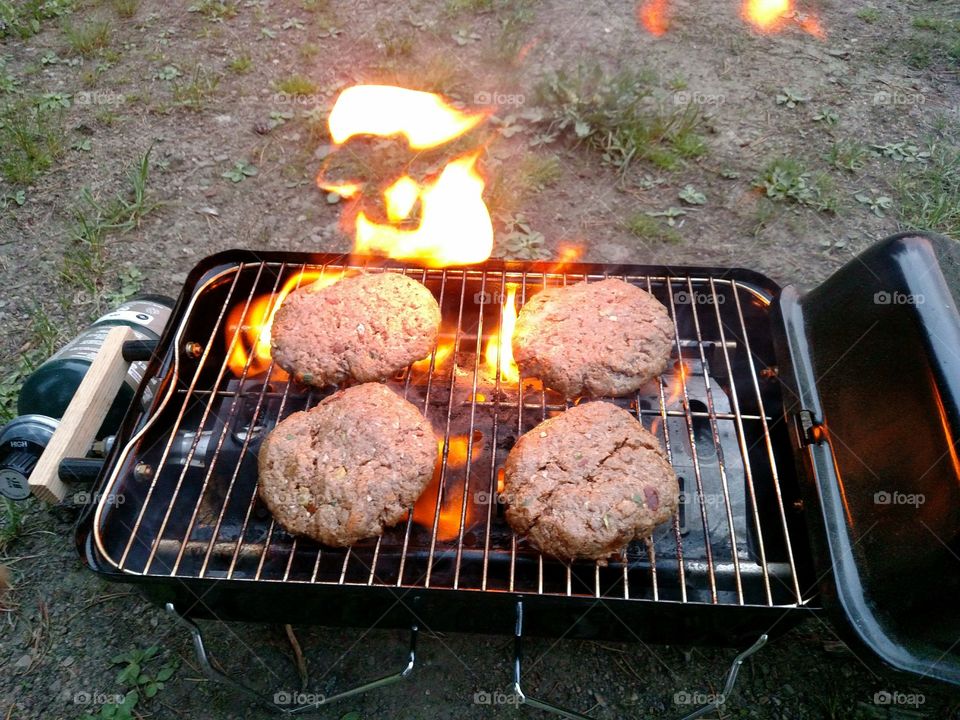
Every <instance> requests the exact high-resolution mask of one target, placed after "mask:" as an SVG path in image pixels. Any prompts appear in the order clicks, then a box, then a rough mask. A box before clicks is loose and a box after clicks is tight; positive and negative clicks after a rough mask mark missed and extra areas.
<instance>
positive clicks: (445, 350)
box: [413, 340, 453, 373]
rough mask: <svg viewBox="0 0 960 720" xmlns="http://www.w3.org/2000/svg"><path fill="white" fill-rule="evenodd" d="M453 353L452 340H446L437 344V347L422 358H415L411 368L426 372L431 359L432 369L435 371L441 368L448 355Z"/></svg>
mask: <svg viewBox="0 0 960 720" xmlns="http://www.w3.org/2000/svg"><path fill="white" fill-rule="evenodd" d="M452 354H453V341H452V340H450V341H447V342H443V343H441V344H439V345H438V346H437V349H436V350H435V351H434V352H432V353H430V354H429V355H427V356H426V357H425V358H424V359H423V360H417V361H416V362H415V363H413V369H414V370H416V371H417V372H422V373H426V372H429V371H430V360H431V359H432V360H433V370H434V372H436V371H437V370H439V369H440V368H441V366H442V365H443V363H444V362H445V361H446V359H447V358H448V357H450V356H451V355H452Z"/></svg>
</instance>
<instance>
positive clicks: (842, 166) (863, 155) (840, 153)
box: [826, 140, 870, 172]
mask: <svg viewBox="0 0 960 720" xmlns="http://www.w3.org/2000/svg"><path fill="white" fill-rule="evenodd" d="M869 156H870V149H869V148H868V147H867V146H866V145H863V144H862V143H858V142H857V141H856V140H838V141H836V142H834V143H833V144H832V145H831V146H830V150H829V151H828V152H827V158H826V159H827V162H829V163H830V164H831V165H833V166H834V167H835V168H837V169H838V170H847V171H849V172H856V171H857V170H861V169H862V168H863V166H864V165H865V164H866V162H867V158H868V157H869Z"/></svg>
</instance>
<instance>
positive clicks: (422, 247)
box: [356, 155, 493, 267]
mask: <svg viewBox="0 0 960 720" xmlns="http://www.w3.org/2000/svg"><path fill="white" fill-rule="evenodd" d="M476 160H477V156H476V155H467V156H464V157H461V158H458V159H457V160H454V161H453V162H451V163H450V164H449V165H447V166H446V167H445V168H444V169H443V172H442V173H440V177H439V178H437V180H436V181H435V182H433V183H428V184H427V185H425V186H424V187H422V188H421V187H420V186H419V185H417V183H416V182H415V181H414V180H412V179H411V178H409V177H406V176H404V177H402V178H400V180H398V181H397V182H396V183H394V184H393V185H392V186H391V187H390V188H389V189H388V191H387V203H386V205H387V214H388V217H390V219H391V220H394V219H395V218H399V219H403V218H405V217H406V213H409V211H410V210H411V209H412V207H413V205H414V203H415V202H416V200H417V199H419V200H420V202H421V206H422V217H421V219H420V226H419V227H417V228H416V229H415V230H404V229H402V228H398V227H396V226H395V225H391V224H385V223H384V224H381V223H376V222H373V221H372V220H370V219H369V218H367V216H366V214H365V213H364V212H363V211H360V213H359V214H358V215H357V219H356V223H357V225H356V251H357V252H359V253H373V254H377V255H387V256H389V257H392V258H398V259H401V260H420V261H422V262H423V263H424V264H426V265H428V266H430V267H445V266H447V265H469V264H472V263H478V262H483V261H484V260H486V259H487V258H488V257H490V253H491V252H492V250H493V223H492V222H491V221H490V213H489V212H488V211H487V206H486V204H485V203H484V202H483V197H482V194H483V178H481V177H480V175H479V174H477V172H476V170H475V169H474V164H475V163H476ZM405 205H406V208H405V212H404V207H405ZM394 221H395V220H394Z"/></svg>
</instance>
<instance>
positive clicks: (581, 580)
mask: <svg viewBox="0 0 960 720" xmlns="http://www.w3.org/2000/svg"><path fill="white" fill-rule="evenodd" d="M360 271H365V272H400V273H405V274H407V275H409V276H410V277H412V278H413V279H415V280H418V281H420V282H422V283H424V284H425V285H426V287H428V288H429V289H430V290H431V291H432V292H433V294H434V296H435V297H436V298H437V299H438V301H439V302H440V306H441V313H442V317H443V322H442V327H441V338H440V341H439V342H438V346H437V349H436V350H435V352H434V353H433V355H432V356H431V357H430V358H428V359H425V360H424V361H421V362H418V363H415V364H414V365H412V366H410V367H409V368H407V369H405V370H404V371H402V372H400V373H398V374H397V375H396V376H395V377H394V378H392V379H391V380H390V381H389V383H390V385H391V386H392V387H393V388H394V389H395V390H396V391H397V392H398V393H399V394H401V395H402V396H404V397H406V398H407V399H408V400H410V401H411V402H412V403H414V404H415V405H416V406H417V407H418V408H420V409H421V411H422V412H423V413H424V415H425V416H426V417H427V419H428V420H429V421H430V422H431V423H432V425H433V427H434V429H435V431H436V432H437V435H438V437H442V438H443V443H442V447H441V462H440V463H439V467H438V470H437V473H436V474H435V477H434V479H433V482H432V483H431V484H430V486H429V487H428V488H427V490H426V491H425V492H424V494H423V496H422V497H421V498H420V500H419V501H418V503H417V506H416V507H415V509H414V510H413V512H412V513H411V514H410V516H409V518H408V520H407V521H406V522H405V523H402V524H400V525H398V526H397V527H395V528H391V529H389V530H388V531H387V532H385V533H384V534H383V536H381V537H380V538H377V539H371V540H368V541H363V542H360V543H357V544H356V545H354V546H353V547H350V548H345V549H334V548H325V547H321V546H319V545H318V544H316V543H314V542H312V541H309V540H305V539H303V538H295V537H292V536H290V535H288V534H287V533H286V532H285V531H284V530H283V529H282V528H281V527H279V525H277V524H275V523H274V522H273V520H272V518H271V516H270V514H269V513H268V512H267V511H266V508H265V507H264V506H263V504H262V503H261V501H260V500H259V499H258V497H257V493H256V483H257V470H256V453H257V450H258V448H259V443H260V442H261V441H262V439H263V437H264V436H265V434H266V433H267V432H269V430H270V429H271V428H272V427H273V426H274V425H276V423H277V422H278V421H279V420H280V419H282V418H283V417H286V416H287V415H289V414H290V413H291V412H294V411H297V410H302V409H305V408H308V407H311V406H313V405H315V404H316V403H317V402H319V401H320V400H321V399H322V398H323V397H324V396H325V394H327V392H328V391H312V390H310V389H308V388H306V387H303V386H301V385H298V384H297V383H294V382H291V381H289V379H288V378H287V377H286V374H285V373H284V372H283V371H282V370H281V369H280V368H278V367H276V366H275V365H273V364H272V363H270V362H269V361H267V362H266V363H261V362H258V360H257V358H256V357H255V355H254V353H253V352H252V348H251V347H250V346H249V343H247V344H246V345H245V342H246V341H247V340H248V339H249V335H250V331H251V329H252V328H256V327H257V325H258V322H259V316H257V312H259V311H260V310H258V308H259V309H261V310H262V308H263V306H264V299H266V298H269V297H271V296H275V295H276V293H278V292H280V291H281V290H282V289H283V288H284V287H285V286H290V285H291V284H294V285H295V284H296V282H297V279H298V278H301V276H302V275H303V273H304V272H307V273H309V275H305V276H303V279H301V280H300V281H301V282H306V281H307V280H306V278H310V279H312V278H314V277H330V278H336V277H342V276H343V275H344V274H346V273H352V272H360ZM606 277H619V278H621V279H624V280H626V281H627V282H630V283H632V284H635V285H637V286H639V287H641V288H642V289H644V290H648V291H649V292H651V293H652V294H653V295H654V296H656V297H657V298H658V299H659V300H660V301H661V302H662V303H663V304H664V305H665V306H666V307H667V308H668V310H669V312H670V314H671V316H672V318H673V319H674V323H675V328H676V335H675V346H674V350H673V361H674V362H673V365H672V368H671V369H670V370H668V371H667V373H665V374H664V376H663V377H662V378H660V379H659V380H655V381H652V382H651V383H648V385H647V386H645V387H644V388H641V390H640V391H639V392H638V393H636V395H635V396H633V397H629V398H620V399H617V400H615V402H617V404H619V405H621V406H622V407H625V408H627V409H629V410H630V411H631V412H632V413H634V414H635V416H636V417H637V418H638V419H639V420H640V421H641V422H642V423H643V424H644V426H645V427H647V428H648V429H649V430H651V431H652V432H653V433H654V434H655V435H657V436H658V437H659V438H660V440H661V442H662V444H663V445H664V447H665V448H666V449H667V452H668V455H669V457H670V460H671V463H672V464H673V466H674V468H675V469H676V471H677V474H678V476H679V477H680V478H681V486H682V490H683V496H682V497H683V502H682V506H681V509H680V512H679V513H678V514H677V516H676V517H675V518H674V520H673V522H672V523H668V524H664V525H663V526H661V527H659V528H657V530H656V531H655V533H654V535H653V537H651V538H649V539H648V540H647V541H646V542H643V541H637V542H634V543H632V544H631V545H630V547H629V549H628V551H627V552H626V554H625V556H624V557H623V558H621V559H619V560H611V561H610V562H609V563H608V564H607V565H601V564H598V563H594V562H575V563H563V562H560V561H558V560H555V559H552V558H549V557H545V556H542V555H541V554H540V553H539V552H537V551H536V550H535V549H534V548H532V547H530V546H528V545H527V544H526V542H525V541H524V540H523V539H522V538H517V537H515V536H514V535H513V533H512V532H511V531H510V528H509V526H508V525H507V524H506V522H505V520H504V518H503V505H502V503H501V502H500V500H499V496H498V476H499V473H500V469H501V467H502V464H503V461H504V460H505V458H506V455H507V453H508V452H509V449H510V448H511V447H512V446H513V444H514V443H515V441H516V439H517V438H518V437H520V435H521V434H523V433H524V432H526V431H528V430H529V429H531V428H532V427H534V426H535V425H536V424H538V423H539V422H541V421H542V420H543V419H545V418H547V417H550V416H552V415H554V414H556V413H558V412H562V411H563V410H564V409H566V407H568V401H567V400H565V399H564V398H563V397H561V396H560V395H558V394H556V393H554V392H552V391H549V390H544V389H543V388H542V387H541V386H539V384H537V383H536V382H528V381H522V382H520V383H517V382H510V381H508V380H507V379H505V368H502V367H498V365H497V363H496V362H495V361H494V362H493V363H491V362H489V361H488V359H487V357H488V353H487V352H486V350H487V348H488V346H489V345H490V344H491V343H492V342H498V341H499V340H500V339H501V338H500V328H501V327H502V324H503V320H504V318H503V316H504V314H505V313H507V312H508V310H507V309H506V306H505V304H504V303H503V302H502V298H503V297H504V296H505V295H506V294H507V290H508V289H509V288H510V287H514V288H516V304H517V307H518V308H519V307H520V306H522V304H523V303H524V302H525V301H526V300H527V299H528V298H529V297H531V296H532V295H533V294H535V293H536V292H537V291H539V290H541V289H542V288H544V287H553V286H558V285H565V284H572V283H576V282H584V281H586V282H591V281H599V280H602V279H604V278H606ZM779 292H780V291H779V288H778V287H777V286H776V285H774V284H773V283H772V282H771V281H769V280H768V279H766V278H764V277H763V276H761V275H758V274H757V273H754V272H751V271H747V270H731V269H706V268H665V267H648V266H601V265H587V264H565V265H563V266H556V265H546V264H518V263H497V262H490V263H487V264H485V265H483V266H473V267H470V268H452V269H443V270H440V269H425V268H420V267H410V266H404V265H400V264H396V263H392V262H384V261H382V260H379V259H378V260H367V259H363V258H356V257H349V256H339V255H304V254H291V253H266V254H264V253H257V254H254V253H249V252H244V251H231V252H228V253H223V254H220V255H217V256H213V257H211V258H208V259H207V260H205V261H204V262H203V263H201V264H200V265H199V266H198V267H197V268H196V269H195V270H194V271H193V273H191V275H190V277H189V278H188V280H187V283H186V286H185V288H184V290H183V293H182V295H181V297H180V299H179V301H178V303H177V307H176V309H175V311H174V316H173V319H172V321H171V323H170V325H169V326H168V329H167V332H166V334H165V336H164V338H163V339H162V341H161V344H160V347H159V351H158V354H157V358H156V360H155V361H154V362H153V363H152V364H151V366H150V368H149V370H148V373H147V379H146V380H145V382H144V384H143V385H142V386H141V392H140V394H138V397H137V399H136V401H135V403H134V405H133V407H132V409H131V411H130V413H129V414H128V416H127V418H126V420H125V422H124V424H123V427H122V429H121V432H120V434H119V435H118V438H117V441H116V443H115V445H114V449H113V451H112V453H111V456H110V458H108V463H107V467H106V470H105V473H104V474H103V476H102V477H101V480H100V487H99V490H100V492H101V501H100V503H99V504H98V505H97V506H96V507H95V508H94V509H93V510H91V512H90V513H89V514H88V516H87V517H85V518H84V519H83V520H82V522H81V526H80V532H79V534H78V543H79V545H80V549H81V552H82V553H83V555H84V556H85V558H86V560H87V562H88V564H89V565H90V566H91V567H92V568H94V569H96V570H97V571H98V572H101V573H103V574H105V575H106V576H108V577H109V578H110V579H114V580H118V581H127V582H135V583H138V584H140V585H141V586H142V587H143V588H144V590H145V591H147V593H148V594H149V595H150V596H151V597H153V598H154V599H155V600H157V601H158V602H174V603H175V605H176V606H177V608H178V609H180V610H181V612H184V613H186V614H189V615H193V616H199V617H203V616H211V615H214V614H215V615H216V616H217V617H220V618H222V619H246V620H278V619H283V621H284V622H322V623H324V624H358V625H359V624H363V625H369V624H370V623H371V622H372V621H374V620H377V621H379V622H380V623H381V624H383V625H409V623H410V621H411V619H418V620H419V621H420V622H421V623H423V624H426V625H427V626H429V627H431V628H434V629H457V630H482V631H498V632H510V631H511V622H512V608H513V604H514V603H515V601H516V599H517V598H518V597H522V598H524V601H525V604H526V606H527V608H528V610H527V628H528V630H529V631H530V632H533V633H543V634H553V635H559V634H568V635H571V636H578V637H618V638H622V639H629V638H630V637H638V638H643V639H645V640H647V639H650V640H658V639H662V640H666V641H673V642H676V641H678V639H679V638H688V639H691V640H699V641H714V640H717V641H731V640H733V641H737V640H738V639H740V638H752V637H755V635H756V633H757V632H758V631H764V630H766V629H767V628H769V626H770V625H771V624H773V623H774V621H775V620H777V619H779V618H781V617H783V616H784V613H785V611H786V610H791V611H795V612H793V613H792V614H791V618H792V619H797V620H799V619H800V618H802V617H803V615H804V614H805V611H808V610H813V609H816V608H817V598H816V596H815V591H814V590H813V588H814V586H815V582H814V580H815V578H814V571H813V566H812V558H811V555H810V550H809V542H808V538H807V536H806V523H805V522H804V519H803V517H802V513H803V510H802V502H801V500H800V497H801V493H800V488H799V487H798V480H797V475H796V468H795V465H794V457H793V450H792V447H791V442H790V438H789V435H788V433H789V432H790V428H791V424H790V423H788V422H785V415H784V402H783V398H782V397H781V390H782V388H781V385H780V383H779V382H778V380H777V377H776V375H777V372H776V368H777V358H776V353H775V350H774V344H773V338H774V337H775V336H777V335H778V334H780V333H782V328H781V327H780V323H781V320H780V319H779V318H780V316H779V313H777V312H774V311H773V308H775V307H776V303H777V300H778V297H779ZM268 306H269V305H268ZM261 339H262V338H261ZM151 379H155V381H156V391H155V393H154V394H153V396H152V399H151V400H150V403H149V405H148V406H146V407H144V406H143V405H142V404H141V403H142V399H141V398H142V395H143V390H144V388H145V387H146V385H147V382H148V381H150V380H151ZM789 624H791V623H789V622H784V623H780V624H779V625H778V626H777V627H778V629H785V628H786V627H788V626H789Z"/></svg>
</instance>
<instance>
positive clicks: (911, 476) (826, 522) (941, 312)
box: [781, 233, 960, 684]
mask: <svg viewBox="0 0 960 720" xmlns="http://www.w3.org/2000/svg"><path fill="white" fill-rule="evenodd" d="M958 293H960V251H958V245H957V244H956V243H955V242H953V241H951V240H949V239H947V238H944V237H939V236H934V235H927V234H916V233H912V234H903V235H897V236H894V237H892V238H889V239H887V240H885V241H883V242H881V243H878V244H877V245H875V246H873V247H872V248H870V249H869V250H867V251H866V252H864V253H863V254H862V255H860V256H859V257H857V258H856V259H854V260H853V261H851V262H850V263H848V264H847V265H846V266H845V267H843V268H842V269H841V270H839V271H838V272H837V273H836V274H834V275H833V276H832V277H831V278H830V279H828V280H827V281H826V282H825V283H823V284H822V285H821V286H819V287H818V288H816V289H815V290H813V291H811V292H810V293H808V294H807V295H805V296H803V297H800V296H799V295H798V294H797V293H796V292H795V291H794V290H792V289H789V288H788V289H787V290H786V291H785V292H784V294H783V297H782V300H781V310H782V312H783V315H784V321H785V328H786V333H787V342H788V346H789V356H790V357H789V360H788V362H792V365H793V372H792V373H785V374H784V375H785V377H784V380H785V382H787V383H788V384H790V383H791V382H793V381H795V383H796V385H795V390H796V393H797V394H796V397H795V398H794V407H793V410H794V411H795V413H796V414H795V415H794V417H795V418H800V419H801V421H800V422H798V423H797V432H796V438H795V439H796V442H797V447H798V450H799V458H800V460H801V462H802V463H803V464H804V465H805V466H806V467H807V469H808V470H809V471H812V473H811V474H812V475H813V477H814V478H815V481H816V485H815V487H814V486H811V488H810V489H811V493H810V495H811V497H810V498H809V499H810V501H812V502H813V503H814V504H818V505H819V507H820V509H821V510H822V513H819V514H818V513H816V512H810V513H808V515H809V516H811V520H812V521H813V522H814V524H820V522H822V529H823V530H825V536H826V539H827V545H826V547H825V548H824V552H823V554H822V566H821V569H820V571H821V572H822V573H823V577H824V578H827V579H829V578H831V576H832V578H833V586H832V587H830V588H826V589H825V590H826V591H827V592H826V594H827V597H828V598H829V597H830V596H831V595H833V596H834V597H835V599H836V600H837V601H838V603H837V604H838V605H839V608H840V609H842V611H843V612H844V613H845V615H846V616H847V618H848V620H849V621H850V623H851V625H852V626H853V628H854V630H855V631H856V633H857V634H858V635H859V637H860V639H862V641H863V642H864V643H866V645H868V646H869V647H870V648H871V649H872V650H874V651H875V652H876V653H877V654H879V655H880V656H881V657H882V658H883V659H885V660H886V661H887V662H889V663H890V664H891V665H893V666H895V667H897V668H900V669H903V670H908V671H911V672H915V673H919V674H921V675H925V676H931V677H936V678H939V679H942V680H946V681H949V682H953V683H958V684H960V612H958V605H957V597H960V457H958V454H960V449H958V447H957V441H958V436H960V315H958V312H957V297H958ZM802 411H809V414H807V413H804V412H802ZM810 415H812V419H813V423H814V424H813V426H812V427H811V425H810ZM803 419H806V422H803ZM812 534H813V536H814V537H817V536H818V535H819V536H821V537H822V536H823V535H822V534H820V533H816V532H815V533H812Z"/></svg>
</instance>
